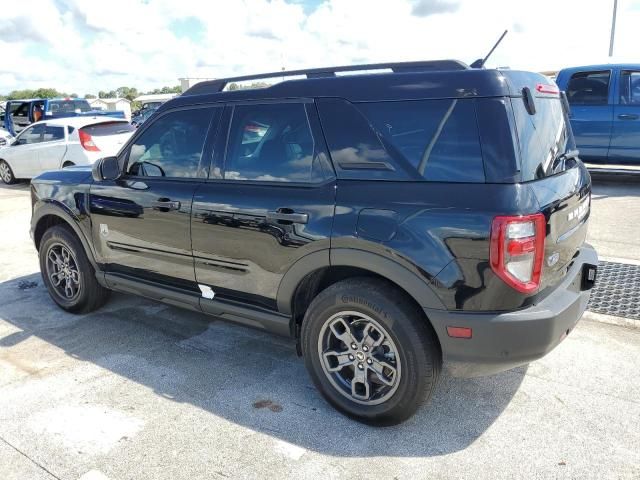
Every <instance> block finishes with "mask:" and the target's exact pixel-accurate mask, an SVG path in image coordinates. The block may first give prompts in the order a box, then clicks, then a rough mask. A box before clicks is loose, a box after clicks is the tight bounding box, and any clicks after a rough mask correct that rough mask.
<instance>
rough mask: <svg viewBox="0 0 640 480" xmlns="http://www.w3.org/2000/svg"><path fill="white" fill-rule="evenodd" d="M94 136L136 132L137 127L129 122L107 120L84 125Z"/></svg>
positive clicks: (86, 130) (83, 128)
mask: <svg viewBox="0 0 640 480" xmlns="http://www.w3.org/2000/svg"><path fill="white" fill-rule="evenodd" d="M82 130H83V131H85V132H87V133H88V134H89V135H91V136H92V137H106V136H109V135H121V134H123V133H129V132H134V131H135V130H136V129H135V127H134V126H132V125H130V124H129V122H105V123H96V124H94V125H87V126H86V127H82Z"/></svg>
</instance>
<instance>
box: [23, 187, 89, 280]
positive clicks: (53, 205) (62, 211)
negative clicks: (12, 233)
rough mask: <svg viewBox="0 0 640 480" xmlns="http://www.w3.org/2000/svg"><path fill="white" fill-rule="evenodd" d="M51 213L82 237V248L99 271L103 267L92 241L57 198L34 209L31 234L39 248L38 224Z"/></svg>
mask: <svg viewBox="0 0 640 480" xmlns="http://www.w3.org/2000/svg"><path fill="white" fill-rule="evenodd" d="M50 215H51V216H54V217H58V218H60V219H61V220H62V221H63V222H64V223H65V224H67V225H68V226H70V227H71V229H72V230H73V232H74V233H75V234H76V236H77V237H78V238H79V239H80V243H81V244H82V248H84V251H85V253H86V254H87V258H88V259H89V263H91V266H92V267H93V268H94V269H95V270H96V272H99V271H100V270H101V269H100V268H99V267H98V264H97V263H96V260H95V255H94V252H93V249H92V248H91V243H90V242H89V241H88V240H87V237H86V236H85V234H84V232H83V231H82V229H81V228H80V226H79V225H78V220H77V218H76V217H75V215H73V214H72V213H71V212H69V211H68V209H67V208H66V207H65V206H64V205H63V204H61V203H59V202H56V201H55V200H49V201H47V202H45V203H43V204H41V205H39V206H38V207H37V210H35V211H34V213H33V216H32V217H31V234H32V237H33V242H34V245H35V247H36V248H38V245H37V243H36V237H35V233H36V230H37V228H38V225H39V224H40V222H41V221H42V219H44V218H45V217H47V216H50Z"/></svg>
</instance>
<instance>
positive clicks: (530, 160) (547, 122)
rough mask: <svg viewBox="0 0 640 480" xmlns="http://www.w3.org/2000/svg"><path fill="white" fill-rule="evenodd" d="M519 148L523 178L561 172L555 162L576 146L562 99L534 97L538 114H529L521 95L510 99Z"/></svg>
mask: <svg viewBox="0 0 640 480" xmlns="http://www.w3.org/2000/svg"><path fill="white" fill-rule="evenodd" d="M511 103H512V107H513V113H514V117H515V124H516V131H517V135H518V144H519V148H520V163H521V165H520V170H521V174H522V181H525V182H526V181H529V180H536V179H540V178H545V177H548V176H550V175H553V174H555V173H559V171H557V169H556V168H555V167H556V165H555V161H556V159H558V158H559V156H560V155H561V154H563V153H565V152H566V151H567V150H572V149H574V148H575V145H574V142H573V137H571V136H570V133H569V129H568V127H567V121H566V115H565V112H564V110H563V108H562V101H561V100H560V99H559V98H540V97H537V98H535V106H536V113H535V114H534V115H530V114H529V113H528V112H527V109H526V107H525V104H524V102H523V100H522V99H521V98H513V99H512V100H511Z"/></svg>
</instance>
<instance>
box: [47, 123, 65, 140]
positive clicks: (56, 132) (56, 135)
mask: <svg viewBox="0 0 640 480" xmlns="http://www.w3.org/2000/svg"><path fill="white" fill-rule="evenodd" d="M56 140H64V127H58V126H55V125H45V127H44V137H43V139H42V141H43V142H54V141H56Z"/></svg>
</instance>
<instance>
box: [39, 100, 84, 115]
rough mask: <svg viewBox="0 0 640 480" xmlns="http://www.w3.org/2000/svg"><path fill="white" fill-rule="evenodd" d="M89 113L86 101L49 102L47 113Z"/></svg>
mask: <svg viewBox="0 0 640 480" xmlns="http://www.w3.org/2000/svg"><path fill="white" fill-rule="evenodd" d="M78 110H79V111H81V112H89V111H91V106H90V105H89V102H87V101H86V100H51V101H50V102H49V111H50V112H51V113H52V114H54V115H55V114H56V113H74V112H76V111H78Z"/></svg>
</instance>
